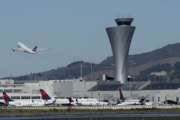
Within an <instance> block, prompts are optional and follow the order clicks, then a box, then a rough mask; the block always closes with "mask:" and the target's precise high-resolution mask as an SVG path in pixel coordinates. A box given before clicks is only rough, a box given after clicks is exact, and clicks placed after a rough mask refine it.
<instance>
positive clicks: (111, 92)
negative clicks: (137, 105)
mask: <svg viewBox="0 0 180 120" xmlns="http://www.w3.org/2000/svg"><path fill="white" fill-rule="evenodd" d="M112 83H113V82H112ZM112 83H111V82H110V81H101V82H98V81H81V80H79V79H73V80H48V81H44V80H41V81H28V82H24V83H18V82H16V81H14V80H0V92H1V96H0V99H2V92H3V91H5V92H7V93H8V94H9V96H10V97H11V98H12V99H40V98H41V95H40V92H39V90H40V89H44V90H45V91H47V92H48V94H49V95H50V96H53V97H56V98H66V97H74V98H80V97H90V98H97V99H99V100H110V101H117V100H119V91H118V89H116V88H118V85H117V84H114V83H113V84H112ZM130 84H131V86H134V84H135V83H133V82H132V83H128V84H127V86H130ZM149 84H150V83H149ZM149 84H147V82H144V83H143V82H141V83H139V86H137V88H133V89H131V90H130V89H129V88H128V89H127V88H124V90H123V94H124V97H126V98H142V97H145V98H147V99H149V100H151V101H153V103H154V104H162V103H163V102H164V101H166V100H173V101H177V102H180V101H179V99H180V94H179V93H180V89H179V88H180V87H179V88H178V86H177V88H170V89H169V88H168V89H153V90H152V89H145V88H148V85H149ZM106 85H108V86H106ZM97 86H98V87H97Z"/></svg>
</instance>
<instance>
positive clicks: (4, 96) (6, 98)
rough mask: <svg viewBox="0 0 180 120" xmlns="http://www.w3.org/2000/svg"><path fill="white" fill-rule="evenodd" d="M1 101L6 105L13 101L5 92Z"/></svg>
mask: <svg viewBox="0 0 180 120" xmlns="http://www.w3.org/2000/svg"><path fill="white" fill-rule="evenodd" d="M3 99H4V102H5V104H6V105H8V104H9V102H10V101H13V100H12V99H11V98H10V97H9V96H8V95H7V94H6V92H3Z"/></svg>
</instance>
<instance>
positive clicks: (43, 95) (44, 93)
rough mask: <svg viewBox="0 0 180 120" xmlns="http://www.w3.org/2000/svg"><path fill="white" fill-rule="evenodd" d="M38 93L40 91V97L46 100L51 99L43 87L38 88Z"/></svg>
mask: <svg viewBox="0 0 180 120" xmlns="http://www.w3.org/2000/svg"><path fill="white" fill-rule="evenodd" d="M40 93H41V97H42V99H43V100H46V101H47V100H49V99H51V97H50V96H49V95H48V94H47V92H46V91H44V90H43V89H40Z"/></svg>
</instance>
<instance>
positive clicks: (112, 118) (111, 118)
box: [0, 112, 180, 120]
mask: <svg viewBox="0 0 180 120" xmlns="http://www.w3.org/2000/svg"><path fill="white" fill-rule="evenodd" d="M146 119H148V120H179V119H180V113H179V112H120V113H118V112H116V113H115V112H114V113H112V112H105V113H71V114H59V115H41V116H33V117H0V120H146Z"/></svg>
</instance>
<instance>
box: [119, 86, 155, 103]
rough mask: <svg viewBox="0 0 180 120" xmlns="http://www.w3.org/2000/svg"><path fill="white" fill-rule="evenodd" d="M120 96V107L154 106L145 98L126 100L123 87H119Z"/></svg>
mask: <svg viewBox="0 0 180 120" xmlns="http://www.w3.org/2000/svg"><path fill="white" fill-rule="evenodd" d="M119 96H120V103H118V104H117V105H119V106H123V105H152V102H151V101H149V100H146V99H145V98H144V97H143V98H141V99H126V98H124V95H123V93H122V90H121V87H119Z"/></svg>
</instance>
